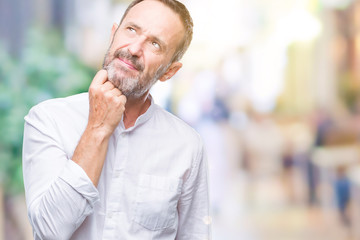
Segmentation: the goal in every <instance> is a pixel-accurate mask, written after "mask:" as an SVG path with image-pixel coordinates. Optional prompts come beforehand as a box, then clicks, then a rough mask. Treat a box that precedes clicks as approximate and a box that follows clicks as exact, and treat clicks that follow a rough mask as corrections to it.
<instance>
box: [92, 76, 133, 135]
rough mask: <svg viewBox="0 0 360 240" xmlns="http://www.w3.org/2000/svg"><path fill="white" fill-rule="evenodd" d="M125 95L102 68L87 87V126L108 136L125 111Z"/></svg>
mask: <svg viewBox="0 0 360 240" xmlns="http://www.w3.org/2000/svg"><path fill="white" fill-rule="evenodd" d="M125 103H126V97H125V96H124V95H122V93H121V91H120V90H119V89H118V88H116V87H115V86H114V85H113V84H112V83H111V82H110V81H108V78H107V71H106V70H104V69H102V70H100V71H98V72H97V74H96V75H95V77H94V79H93V81H92V83H91V85H90V87H89V104H90V106H89V121H88V126H87V128H90V129H91V130H99V131H100V132H102V133H104V134H105V136H107V137H109V136H111V134H112V133H113V132H114V130H115V128H116V127H117V125H118V124H119V122H120V120H121V117H122V115H123V114H124V111H125Z"/></svg>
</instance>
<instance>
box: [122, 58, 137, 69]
mask: <svg viewBox="0 0 360 240" xmlns="http://www.w3.org/2000/svg"><path fill="white" fill-rule="evenodd" d="M118 59H119V60H120V62H122V63H123V64H124V65H125V66H127V67H128V68H130V69H132V70H136V71H138V69H137V68H136V66H135V65H134V64H132V63H131V62H130V61H128V60H126V59H124V58H118Z"/></svg>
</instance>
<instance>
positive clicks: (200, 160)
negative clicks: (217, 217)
mask: <svg viewBox="0 0 360 240" xmlns="http://www.w3.org/2000/svg"><path fill="white" fill-rule="evenodd" d="M178 212H179V227H178V233H177V235H176V240H182V239H184V240H185V239H194V240H195V239H199V240H200V239H211V233H210V232H211V231H210V230H211V228H210V224H211V218H210V215H209V192H208V169H207V159H206V156H205V153H204V150H203V147H201V148H200V151H199V153H198V156H197V158H196V161H195V162H194V164H193V166H192V169H191V172H190V176H189V178H188V179H187V180H186V182H184V186H183V191H182V194H181V197H180V200H179V204H178Z"/></svg>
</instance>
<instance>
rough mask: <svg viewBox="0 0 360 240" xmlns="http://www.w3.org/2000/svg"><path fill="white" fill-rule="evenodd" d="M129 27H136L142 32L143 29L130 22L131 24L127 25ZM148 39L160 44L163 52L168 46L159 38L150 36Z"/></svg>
mask: <svg viewBox="0 0 360 240" xmlns="http://www.w3.org/2000/svg"><path fill="white" fill-rule="evenodd" d="M127 25H128V26H131V27H134V28H136V29H139V30H140V31H142V28H141V27H140V26H139V25H137V24H136V23H134V22H129V23H127ZM148 37H149V38H150V39H152V40H154V41H155V42H158V43H159V44H160V46H161V48H162V49H163V51H165V50H166V44H165V42H164V41H162V40H161V39H160V38H158V37H157V36H155V35H149V36H148Z"/></svg>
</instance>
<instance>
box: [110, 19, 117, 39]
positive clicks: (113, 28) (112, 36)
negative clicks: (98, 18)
mask: <svg viewBox="0 0 360 240" xmlns="http://www.w3.org/2000/svg"><path fill="white" fill-rule="evenodd" d="M116 29H118V25H117V24H116V23H114V24H113V25H112V28H111V35H110V43H111V42H112V41H113V39H114V36H115V33H116Z"/></svg>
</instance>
